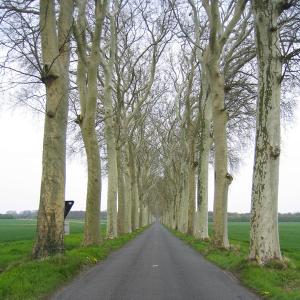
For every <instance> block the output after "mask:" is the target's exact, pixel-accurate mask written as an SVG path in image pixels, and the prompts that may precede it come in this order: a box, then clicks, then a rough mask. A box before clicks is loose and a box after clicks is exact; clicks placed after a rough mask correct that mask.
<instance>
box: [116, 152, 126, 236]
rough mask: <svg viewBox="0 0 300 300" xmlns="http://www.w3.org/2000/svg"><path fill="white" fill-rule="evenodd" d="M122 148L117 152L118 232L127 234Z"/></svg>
mask: <svg viewBox="0 0 300 300" xmlns="http://www.w3.org/2000/svg"><path fill="white" fill-rule="evenodd" d="M122 154H123V153H122V148H121V146H119V148H118V150H117V164H118V232H119V233H125V183H124V167H123V162H122V157H123V155H122Z"/></svg>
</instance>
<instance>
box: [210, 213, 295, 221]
mask: <svg viewBox="0 0 300 300" xmlns="http://www.w3.org/2000/svg"><path fill="white" fill-rule="evenodd" d="M227 215H228V221H229V222H249V221H250V213H245V214H239V213H228V214H227ZM278 220H279V222H300V212H298V213H287V214H280V213H279V214H278ZM208 221H209V222H212V221H213V212H212V211H209V212H208Z"/></svg>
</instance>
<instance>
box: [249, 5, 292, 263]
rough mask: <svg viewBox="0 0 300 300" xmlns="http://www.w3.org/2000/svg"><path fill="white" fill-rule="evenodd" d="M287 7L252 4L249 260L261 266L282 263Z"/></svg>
mask: <svg viewBox="0 0 300 300" xmlns="http://www.w3.org/2000/svg"><path fill="white" fill-rule="evenodd" d="M287 3H288V1H285V0H282V1H272V0H254V1H253V2H252V9H253V15H254V20H255V42H256V47H257V61H258V102H257V120H256V142H255V160H254V170H253V183H252V206H251V225H250V227H251V229H250V255H249V258H250V259H253V260H256V261H257V262H258V263H259V264H264V263H266V262H268V261H270V260H272V259H279V260H281V259H282V256H281V251H280V245H279V236H278V216H277V214H278V180H279V158H280V90H281V88H280V87H281V81H282V74H281V68H282V61H281V53H280V44H279V31H278V18H279V15H280V14H281V12H282V11H283V9H284V5H286V4H287Z"/></svg>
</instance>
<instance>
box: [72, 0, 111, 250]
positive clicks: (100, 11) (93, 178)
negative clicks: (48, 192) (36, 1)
mask: <svg viewBox="0 0 300 300" xmlns="http://www.w3.org/2000/svg"><path fill="white" fill-rule="evenodd" d="M107 5H108V1H95V27H94V31H93V33H92V34H91V36H92V38H91V39H92V41H91V46H90V48H89V49H90V53H88V41H87V37H86V36H87V28H86V27H87V25H88V24H87V17H86V14H87V9H86V7H87V0H83V1H79V2H78V17H77V22H76V23H75V25H74V34H75V38H76V42H77V49H78V51H77V52H78V64H77V86H78V90H79V98H80V108H81V113H80V115H78V116H77V123H78V124H79V125H80V128H81V132H82V137H83V142H84V147H85V151H86V157H87V164H88V183H87V196H86V214H85V225H84V241H83V243H84V245H85V246H88V245H92V244H98V243H99V242H100V226H99V219H100V206H101V161H100V153H99V145H98V137H97V133H96V128H95V126H96V124H95V123H96V109H97V96H98V89H97V74H98V68H99V65H100V40H101V33H102V27H103V22H104V18H105V15H106V7H107Z"/></svg>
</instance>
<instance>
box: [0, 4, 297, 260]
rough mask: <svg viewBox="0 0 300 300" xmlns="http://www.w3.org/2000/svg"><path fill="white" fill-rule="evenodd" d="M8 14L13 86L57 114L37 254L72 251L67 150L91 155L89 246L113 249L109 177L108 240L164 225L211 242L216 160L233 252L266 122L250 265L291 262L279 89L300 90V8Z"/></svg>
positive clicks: (161, 7)
mask: <svg viewBox="0 0 300 300" xmlns="http://www.w3.org/2000/svg"><path fill="white" fill-rule="evenodd" d="M0 12H1V17H0V22H1V23H0V25H1V42H0V43H1V47H2V48H3V50H4V51H6V56H5V60H4V61H3V63H2V70H3V72H5V74H6V76H8V75H9V74H13V76H14V77H13V78H10V81H9V83H6V84H7V85H8V84H10V86H11V87H13V88H16V86H18V88H17V92H15V95H17V97H16V98H17V99H18V103H20V102H22V103H25V104H26V105H29V106H31V107H32V108H34V109H36V110H40V111H42V112H44V114H45V129H44V144H43V174H42V183H41V197H40V207H39V212H38V226H37V240H36V243H35V246H34V249H33V254H34V256H35V257H44V256H47V255H51V254H55V253H59V252H62V251H63V222H64V220H63V209H64V207H63V205H64V194H65V161H66V148H67V142H66V141H67V140H68V145H69V149H70V150H72V151H82V150H84V151H85V154H86V158H87V167H88V168H87V169H88V184H87V198H86V215H85V231H84V241H83V243H84V245H91V244H97V243H99V242H100V240H101V237H100V232H99V214H100V199H101V173H103V174H106V175H107V177H108V194H107V237H108V238H115V237H117V235H118V234H119V233H126V232H131V231H132V230H134V229H136V228H138V227H141V226H145V225H147V224H149V222H150V221H151V219H152V217H151V216H153V215H155V216H160V217H161V220H162V221H163V222H164V223H165V224H167V225H168V226H170V227H173V228H176V229H178V230H180V231H182V232H188V233H190V234H194V235H195V236H196V237H197V238H199V239H207V238H209V237H208V205H207V202H208V166H209V163H210V162H213V163H214V168H215V191H214V217H213V219H214V235H213V241H214V243H215V245H216V246H218V247H224V248H229V241H228V234H227V201H228V189H229V186H230V183H231V182H232V180H233V177H232V175H231V174H230V173H229V168H230V169H232V167H233V166H235V165H236V163H237V161H238V159H239V152H240V151H241V150H242V148H243V146H244V145H246V144H247V143H248V141H249V140H250V139H251V138H252V137H253V135H254V134H253V133H254V130H255V118H256V134H255V135H256V147H255V149H256V150H255V165H254V175H253V192H252V212H251V245H250V259H255V260H257V261H258V262H259V263H265V262H267V261H268V260H270V259H274V258H275V259H281V253H280V247H279V242H278V231H277V189H278V170H279V169H278V167H279V156H280V135H279V133H280V114H279V112H280V106H281V107H282V108H283V111H284V112H286V115H289V112H290V108H291V107H292V102H291V99H290V98H291V97H289V94H287V93H286V94H284V97H281V93H280V92H281V90H283V91H285V88H286V87H288V89H289V90H291V88H290V87H291V86H293V85H296V84H297V75H296V73H297V71H298V68H297V64H296V62H297V59H298V58H299V52H300V51H299V48H297V47H298V43H299V30H298V27H299V26H297V20H298V19H297V13H298V12H299V4H297V2H296V1H293V0H290V1H288V0H278V1H275V0H261V1H260V0H253V1H252V2H251V3H250V1H244V0H232V1H229V0H228V1H225V0H224V1H220V0H202V1H200V0H188V1H179V0H178V1H159V0H153V1H146V0H145V1H144V0H141V1H135V0H111V1H109V0H101V1H100V0H97V1H88V0H81V1H73V0H61V1H54V0H40V2H39V3H38V2H37V1H35V0H23V1H20V2H18V3H16V2H15V1H11V0H4V1H3V3H2V4H1V5H0ZM256 56H257V60H256V59H255V57H256ZM282 66H284V68H283V72H282ZM23 86H25V88H23ZM281 99H282V100H281ZM280 100H281V104H280ZM256 102H257V104H256ZM101 163H104V164H102V165H101ZM196 199H197V201H195V200H196Z"/></svg>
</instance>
